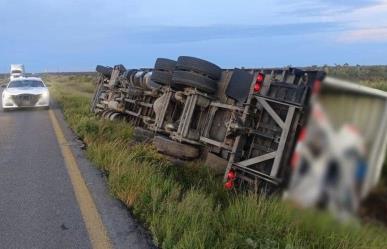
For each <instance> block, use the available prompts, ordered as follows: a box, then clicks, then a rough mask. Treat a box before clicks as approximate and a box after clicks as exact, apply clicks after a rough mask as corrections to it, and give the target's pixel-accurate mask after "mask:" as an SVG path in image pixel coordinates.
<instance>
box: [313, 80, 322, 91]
mask: <svg viewBox="0 0 387 249" xmlns="http://www.w3.org/2000/svg"><path fill="white" fill-rule="evenodd" d="M320 89H321V81H320V80H316V81H315V82H314V85H313V90H312V93H313V94H318V93H319V92H320Z"/></svg>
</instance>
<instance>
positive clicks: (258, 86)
mask: <svg viewBox="0 0 387 249" xmlns="http://www.w3.org/2000/svg"><path fill="white" fill-rule="evenodd" d="M259 90H261V84H260V83H258V82H257V83H255V86H254V92H259Z"/></svg>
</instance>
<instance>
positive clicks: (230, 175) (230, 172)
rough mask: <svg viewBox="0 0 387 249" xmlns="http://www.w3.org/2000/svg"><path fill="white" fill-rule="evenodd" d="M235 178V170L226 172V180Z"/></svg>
mask: <svg viewBox="0 0 387 249" xmlns="http://www.w3.org/2000/svg"><path fill="white" fill-rule="evenodd" d="M235 178H236V173H235V171H234V170H230V171H228V173H227V179H228V180H235Z"/></svg>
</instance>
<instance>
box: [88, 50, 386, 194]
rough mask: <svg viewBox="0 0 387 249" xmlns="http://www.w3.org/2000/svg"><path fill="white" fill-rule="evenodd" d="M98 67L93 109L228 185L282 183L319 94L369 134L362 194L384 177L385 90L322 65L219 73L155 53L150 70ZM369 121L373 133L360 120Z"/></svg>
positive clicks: (332, 111)
mask: <svg viewBox="0 0 387 249" xmlns="http://www.w3.org/2000/svg"><path fill="white" fill-rule="evenodd" d="M97 71H98V72H99V76H98V81H97V88H96V93H95V96H94V98H93V101H92V111H93V112H95V113H97V114H99V115H102V116H104V117H106V118H109V119H112V120H113V119H116V118H120V119H125V120H127V121H129V122H130V123H131V124H132V125H133V126H135V127H137V128H136V132H138V133H141V134H143V135H144V134H145V135H146V136H147V137H148V138H150V139H152V140H153V143H154V144H155V146H156V148H157V149H158V151H160V152H161V153H163V154H166V155H168V156H172V157H175V158H179V159H183V160H195V159H201V160H205V161H206V164H208V165H210V166H215V165H216V166H217V168H218V169H219V168H220V169H223V174H224V181H225V186H226V187H227V188H232V187H234V186H235V187H240V188H248V189H251V190H253V191H255V192H258V191H266V192H272V191H277V190H283V189H284V188H285V187H286V186H288V183H289V181H290V178H291V173H292V167H290V165H291V160H292V157H293V156H294V152H295V148H296V146H297V141H298V139H299V137H300V135H301V134H300V133H301V132H302V130H303V129H304V128H305V127H307V124H308V119H309V116H310V114H311V110H312V105H313V104H314V102H315V99H316V98H319V100H318V101H319V102H321V103H322V105H323V106H324V107H326V109H327V112H328V114H329V115H330V116H332V120H334V123H335V125H336V126H339V125H340V124H343V123H346V122H350V123H351V124H354V125H356V126H359V127H360V129H361V132H362V133H363V132H364V134H366V139H365V140H366V144H367V148H371V149H369V150H368V152H367V156H366V157H367V159H368V161H367V164H368V167H369V169H368V171H367V178H366V180H365V181H364V184H363V187H362V192H363V196H365V195H366V194H367V193H368V192H369V190H370V189H371V188H372V187H373V186H374V185H375V184H376V182H377V181H378V178H379V176H380V171H381V165H382V160H383V158H382V157H383V155H384V154H383V152H384V151H385V146H386V135H387V134H386V128H387V127H386V122H387V121H386V116H387V115H386V110H387V107H386V99H387V97H386V94H385V93H383V92H381V91H376V90H372V89H369V88H359V87H358V86H354V85H353V84H349V83H343V82H338V81H336V80H334V79H331V78H329V77H327V78H326V77H325V73H324V72H322V71H318V70H300V69H295V68H282V69H278V68H273V69H229V70H222V69H220V68H219V67H217V66H216V65H214V64H212V63H210V62H207V61H204V60H200V59H197V58H193V57H186V56H182V57H179V59H178V60H177V62H176V61H172V60H168V59H158V60H157V61H156V64H155V67H154V68H151V69H149V68H148V69H138V70H133V69H132V70H126V69H125V68H124V67H123V66H122V65H118V66H115V67H114V68H109V67H101V66H98V67H97ZM348 84H349V85H348ZM337 89H340V90H337ZM349 89H351V91H350V90H349ZM354 89H356V90H354ZM352 90H353V91H352ZM332 92H333V93H335V94H336V95H332V94H331V93H332ZM339 92H341V93H343V94H342V95H340V96H341V97H338V96H337V94H339ZM355 93H356V94H355ZM358 95H361V96H366V97H364V98H368V100H364V101H365V102H364V103H367V105H366V106H364V105H363V104H357V105H355V106H353V107H352V108H355V109H356V110H358V111H355V112H352V114H353V116H354V118H353V119H346V120H343V119H340V118H344V116H343V115H342V114H340V113H339V112H337V108H335V106H336V107H337V106H341V108H346V107H345V105H348V104H349V102H350V101H354V98H356V99H357V97H356V96H358ZM317 96H318V97H317ZM343 99H347V100H346V101H347V102H345V100H343ZM351 99H352V100H351ZM348 101H349V102H348ZM367 101H368V102H367ZM355 102H356V101H355ZM343 103H346V104H345V105H344V104H343ZM359 103H360V102H359ZM362 103H363V102H362ZM329 106H330V107H333V108H329ZM348 108H349V106H348ZM369 109H372V110H373V111H372V113H371V112H369ZM364 113H368V114H369V115H371V116H369V117H365V116H364ZM370 118H371V119H372V120H373V121H372V124H370V125H372V127H368V128H371V129H372V131H373V132H370V131H368V130H367V125H366V123H364V121H365V120H367V119H370ZM360 120H361V122H357V121H360Z"/></svg>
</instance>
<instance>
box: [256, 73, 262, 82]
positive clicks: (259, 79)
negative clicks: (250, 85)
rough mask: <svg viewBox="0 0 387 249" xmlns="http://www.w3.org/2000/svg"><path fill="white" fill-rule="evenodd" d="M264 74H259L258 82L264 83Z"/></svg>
mask: <svg viewBox="0 0 387 249" xmlns="http://www.w3.org/2000/svg"><path fill="white" fill-rule="evenodd" d="M263 79H264V78H263V74H261V73H259V74H258V76H257V82H260V83H262V82H263Z"/></svg>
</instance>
